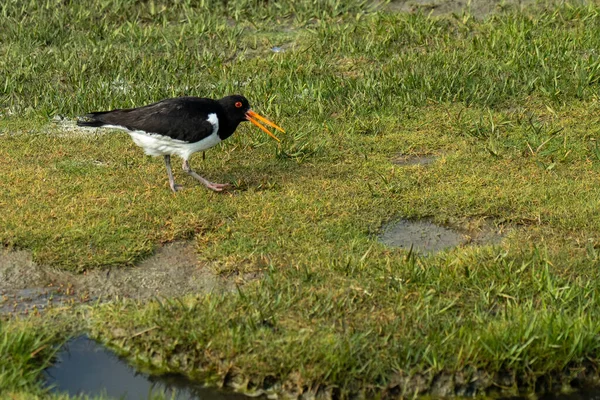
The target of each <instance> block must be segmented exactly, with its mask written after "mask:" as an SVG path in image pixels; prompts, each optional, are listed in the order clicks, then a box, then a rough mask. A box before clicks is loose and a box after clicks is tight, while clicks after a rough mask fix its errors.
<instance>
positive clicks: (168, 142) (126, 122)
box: [77, 95, 285, 192]
mask: <svg viewBox="0 0 600 400" xmlns="http://www.w3.org/2000/svg"><path fill="white" fill-rule="evenodd" d="M85 117H86V118H88V120H87V121H77V125H79V126H87V127H96V128H98V127H104V128H116V129H122V130H125V131H127V133H129V136H131V138H132V139H133V141H134V142H135V144H137V145H138V146H140V147H141V148H143V149H144V152H145V153H146V154H148V155H151V156H164V158H165V164H166V166H167V174H168V175H169V186H171V190H173V191H174V192H176V191H177V190H179V189H180V188H181V186H180V185H177V184H175V179H174V178H173V172H172V170H171V156H172V155H178V156H180V157H181V158H182V159H183V170H184V171H185V172H187V173H188V174H189V175H191V176H192V177H194V178H196V179H197V180H199V181H200V182H201V183H202V184H204V186H206V187H207V188H209V189H212V190H214V191H217V192H220V191H222V190H223V189H224V188H225V187H227V186H228V184H221V183H214V182H210V181H209V180H207V179H205V178H203V177H202V176H200V175H198V174H197V173H196V172H195V171H194V170H193V169H192V167H191V166H190V163H189V159H190V157H191V156H192V154H194V153H197V152H199V151H204V150H206V149H209V148H211V147H213V146H215V145H217V144H219V143H220V142H221V141H223V140H225V139H227V138H228V137H229V136H231V135H233V133H234V132H235V130H236V128H237V127H238V125H239V124H240V122H243V121H250V122H252V123H253V124H254V125H256V126H258V127H259V128H260V129H262V130H263V131H265V132H266V133H267V134H268V135H269V136H271V137H272V138H274V139H275V140H277V141H279V139H278V138H277V137H276V136H275V135H273V134H272V133H271V132H269V130H268V129H267V128H265V127H264V126H263V125H262V124H261V123H260V122H258V121H262V122H264V123H265V124H267V125H269V126H271V127H273V128H275V129H277V130H279V131H281V132H285V131H284V130H283V129H281V128H280V127H279V126H277V125H275V124H274V123H273V122H271V121H269V120H268V119H266V118H265V117H263V116H261V115H259V114H257V113H255V112H254V111H252V110H251V109H250V104H249V102H248V99H246V98H245V97H244V96H240V95H233V96H226V97H223V98H222V99H220V100H213V99H206V98H200V97H177V98H173V99H166V100H162V101H159V102H158V103H153V104H149V105H147V106H143V107H137V108H130V109H117V110H112V111H100V112H93V113H90V114H87V115H85Z"/></svg>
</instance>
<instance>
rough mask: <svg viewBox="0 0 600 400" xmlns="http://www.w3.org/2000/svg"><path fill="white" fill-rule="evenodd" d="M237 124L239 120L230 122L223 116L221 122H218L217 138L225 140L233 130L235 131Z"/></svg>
mask: <svg viewBox="0 0 600 400" xmlns="http://www.w3.org/2000/svg"><path fill="white" fill-rule="evenodd" d="M239 124H240V123H239V122H231V121H228V120H227V119H225V118H223V119H222V122H219V133H218V134H219V139H221V140H225V139H227V138H228V137H229V136H231V135H233V132H235V130H236V128H237V127H238V125H239Z"/></svg>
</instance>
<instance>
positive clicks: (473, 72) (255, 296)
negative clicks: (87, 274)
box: [0, 0, 600, 395]
mask: <svg viewBox="0 0 600 400" xmlns="http://www.w3.org/2000/svg"><path fill="white" fill-rule="evenodd" d="M65 3H68V2H58V1H57V2H54V1H48V2H46V3H39V2H31V3H30V4H25V5H21V2H6V3H5V4H4V5H2V6H0V7H1V8H0V11H1V14H2V15H3V18H0V72H1V73H0V77H3V78H0V112H1V113H2V115H3V119H2V120H1V121H0V132H1V136H0V140H1V141H2V146H1V147H0V169H1V170H2V171H3V179H2V182H1V183H0V185H1V187H0V189H1V190H0V208H1V209H2V210H4V212H3V218H2V220H1V221H0V241H2V242H3V243H4V244H5V245H8V246H14V247H19V248H26V249H30V250H31V251H32V252H33V254H34V258H35V259H36V260H37V261H38V262H40V263H43V264H48V265H53V266H56V267H59V268H64V269H69V270H76V271H84V270H87V269H90V268H98V267H107V266H125V265H132V264H134V263H136V262H137V261H139V260H141V259H143V258H144V257H146V256H148V255H149V254H151V252H152V251H153V250H154V249H155V248H156V247H157V246H158V245H159V244H160V243H165V242H169V241H174V240H179V239H192V240H195V241H196V243H197V245H198V258H199V261H200V262H201V263H202V264H203V265H206V266H207V267H208V268H211V269H212V270H213V271H215V272H216V273H221V274H223V275H224V276H228V275H229V274H234V273H238V272H240V273H245V272H261V273H262V274H264V276H262V278H261V279H260V280H258V281H256V282H253V283H250V284H248V285H246V286H244V287H243V288H242V289H240V290H239V291H238V292H235V293H231V294H227V295H222V296H215V295H210V296H209V295H207V296H204V295H199V296H197V297H193V298H191V297H190V298H186V299H184V300H182V301H181V302H179V301H174V300H168V301H163V302H150V303H145V304H135V303H123V302H118V303H115V304H111V305H106V306H97V307H92V308H91V310H90V311H89V329H90V330H91V331H92V332H93V333H94V335H95V336H97V337H99V338H101V339H102V340H105V341H107V342H109V344H111V345H113V346H114V347H117V348H120V349H121V350H123V351H125V352H126V353H127V354H130V355H131V356H132V357H133V358H134V359H137V361H138V362H139V363H141V364H153V366H154V367H155V368H158V369H160V370H169V371H178V372H183V373H186V374H189V375H191V376H192V377H196V378H199V377H202V378H203V379H209V380H211V381H213V382H217V383H223V382H225V381H227V382H229V381H230V380H232V379H233V378H232V377H236V378H235V379H239V380H241V379H242V378H241V377H242V376H244V377H247V378H249V380H248V381H247V385H246V389H256V388H260V387H267V386H270V385H271V384H272V383H273V382H275V381H280V382H286V384H287V385H288V386H286V387H287V388H288V389H292V390H298V391H303V390H309V389H314V390H316V388H318V387H329V388H335V389H332V390H334V391H336V393H338V392H339V394H341V395H349V394H351V393H356V392H361V391H362V392H365V393H368V394H370V395H371V394H374V393H381V391H387V392H388V393H392V394H393V393H405V394H411V393H413V392H423V391H425V390H426V389H428V388H430V387H432V386H435V384H436V382H439V380H440V379H442V378H443V377H446V376H453V377H454V379H455V381H454V382H455V383H454V388H455V389H456V391H458V392H459V393H471V392H481V391H483V390H485V389H489V388H490V387H492V386H493V385H500V386H507V385H508V386H511V387H512V388H513V389H514V388H516V387H520V388H525V389H528V390H533V389H536V390H543V389H545V388H552V387H555V386H553V384H555V383H558V384H563V383H569V382H571V380H572V378H573V377H575V376H576V375H577V374H578V373H580V372H581V371H582V370H584V369H585V368H587V371H588V372H589V371H593V370H594V368H595V367H596V366H597V360H598V358H599V356H600V351H599V345H600V343H599V342H598V339H597V337H598V332H599V331H600V323H598V322H597V321H598V315H599V312H600V309H599V308H598V304H599V303H598V296H599V295H600V286H599V284H598V278H599V276H598V275H599V274H598V266H599V258H598V247H599V241H598V237H599V234H600V219H599V218H598V209H599V208H598V204H599V200H600V189H599V188H600V178H599V177H600V174H599V172H600V150H599V148H598V144H597V139H598V136H599V134H600V128H599V127H598V121H599V118H598V116H597V115H598V110H599V104H598V93H599V85H600V82H599V79H600V78H599V77H600V61H599V60H600V58H599V56H598V49H599V48H600V31H599V28H597V27H598V26H600V8H598V6H596V5H589V6H571V5H562V6H560V7H555V8H549V9H544V8H542V7H536V8H532V9H529V10H526V11H525V12H512V11H510V10H509V11H508V12H506V13H501V14H497V15H494V16H492V17H490V18H488V19H485V20H481V19H477V18H473V17H472V16H470V15H467V14H465V15H453V16H447V17H444V18H428V17H426V16H424V15H421V14H415V15H405V14H393V13H387V12H384V11H381V10H377V8H376V7H374V6H372V5H369V4H363V3H362V2H357V1H352V2H344V5H342V4H341V3H339V2H334V1H331V2H309V1H301V2H291V1H290V2H285V1H282V2H276V3H272V2H268V3H267V2H264V3H263V2H246V1H242V0H239V1H237V0H236V1H229V2H225V3H222V2H205V3H202V4H204V5H196V4H195V3H193V2H186V1H172V2H157V1H151V2H146V3H139V4H133V3H131V2H124V1H122V2H121V1H118V0H114V1H105V0H94V1H89V2H87V4H85V5H80V4H79V3H77V4H75V3H73V4H65ZM274 46H283V48H284V49H285V51H284V52H281V53H273V52H272V51H271V50H270V49H271V48H272V47H274ZM2 79H4V83H3V82H2ZM230 93H243V94H245V95H246V96H247V97H249V99H250V101H251V104H252V105H253V108H254V109H256V110H257V111H258V112H260V113H262V114H265V115H266V116H268V117H269V118H270V119H272V120H274V121H276V122H277V123H278V124H279V125H281V126H283V127H284V128H286V130H287V133H286V134H285V135H282V139H283V141H282V144H281V145H280V146H278V145H277V144H276V143H275V142H273V141H271V140H270V139H269V138H268V137H267V136H266V135H262V134H261V133H260V132H257V131H256V130H255V129H253V127H252V126H248V127H246V126H244V127H241V128H240V129H239V130H238V132H237V134H236V135H235V136H234V137H232V138H231V139H229V140H228V141H226V142H225V143H224V144H223V145H221V146H219V148H217V149H213V150H210V151H209V152H207V154H206V156H207V158H206V160H205V161H203V160H202V157H200V156H197V157H196V158H195V159H194V160H193V161H192V165H194V166H195V167H196V168H197V169H198V170H199V171H201V172H202V173H203V174H205V175H206V176H207V177H209V178H210V179H212V180H215V181H218V182H226V181H229V182H233V183H234V187H233V189H232V190H231V191H230V192H228V193H225V194H215V193H211V192H209V191H207V190H206V189H204V188H203V187H201V186H199V185H197V184H196V183H195V182H193V181H192V180H191V179H189V178H187V177H185V176H184V174H182V173H181V172H180V171H176V179H177V181H178V183H180V184H184V185H185V186H186V190H184V191H183V192H180V193H177V194H176V195H174V194H172V193H171V192H170V191H169V190H168V183H167V178H166V173H165V169H164V165H163V163H162V160H160V159H153V158H149V157H146V156H144V155H143V154H142V151H141V150H140V149H139V148H137V147H135V145H133V143H131V140H130V139H129V137H128V136H127V135H126V134H124V133H119V132H107V133H106V134H99V135H94V134H92V133H81V134H80V133H73V131H72V129H71V128H69V127H68V126H65V125H62V124H55V123H52V122H50V121H49V118H51V117H53V116H54V115H57V114H59V115H63V116H66V117H68V118H70V119H72V118H74V117H76V116H77V115H81V114H84V113H86V112H89V111H93V110H102V109H108V108H112V107H131V106H138V105H142V104H145V103H149V102H152V101H156V100H159V99H161V98H164V97H170V96H179V95H201V96H207V97H220V96H222V95H225V94H230ZM398 153H403V154H433V155H436V156H437V157H438V158H437V160H436V162H435V163H433V164H431V165H428V166H426V167H423V166H411V167H398V166H395V165H393V164H392V163H391V162H390V159H391V158H392V157H393V156H394V155H396V154H398ZM397 218H430V219H432V220H434V221H436V222H438V223H443V224H449V225H452V226H459V227H462V228H464V229H467V227H473V226H475V227H477V226H478V225H480V224H482V221H486V220H487V221H492V222H494V223H496V224H500V225H502V226H504V227H505V228H506V229H507V230H508V234H507V236H506V238H505V239H504V240H503V242H502V243H501V244H500V245H497V246H491V245H489V246H480V247H475V246H471V247H461V248H457V249H453V250H449V251H446V252H444V253H442V254H439V255H437V256H433V257H427V258H425V257H420V256H415V255H414V254H411V255H409V254H407V252H405V251H401V250H396V249H390V248H387V247H385V246H384V245H382V244H381V243H379V242H378V241H377V237H376V236H377V233H378V232H379V231H380V229H381V226H382V224H384V223H385V222H386V221H389V220H394V219H397ZM154 325H157V326H159V327H160V328H159V329H154V330H152V331H150V332H148V333H147V334H145V335H140V336H135V337H134V338H130V337H129V335H125V336H124V337H123V335H117V334H115V332H127V333H130V334H131V335H133V334H134V333H135V332H139V331H140V330H143V329H144V328H146V327H149V326H154ZM115 328H120V329H115ZM474 377H479V378H478V379H477V380H472V379H473V378H474ZM507 377H508V378H507ZM578 379H582V375H581V374H580V376H579V378H578ZM419 381H422V383H419ZM463 381H464V382H465V383H461V382H463ZM473 382H478V383H473ZM242 386H244V385H242ZM461 390H462V392H461Z"/></svg>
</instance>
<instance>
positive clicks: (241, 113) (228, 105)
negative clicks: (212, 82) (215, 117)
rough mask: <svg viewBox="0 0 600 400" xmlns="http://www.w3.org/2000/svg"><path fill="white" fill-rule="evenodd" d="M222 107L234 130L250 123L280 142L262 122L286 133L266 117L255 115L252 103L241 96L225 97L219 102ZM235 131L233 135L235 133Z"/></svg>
mask: <svg viewBox="0 0 600 400" xmlns="http://www.w3.org/2000/svg"><path fill="white" fill-rule="evenodd" d="M219 103H220V104H221V106H222V107H223V108H224V109H225V113H226V114H227V118H228V120H229V124H230V126H231V127H233V130H235V128H237V126H238V124H239V123H240V122H243V121H250V122H252V123H253V124H254V125H256V126H258V127H259V128H260V129H262V130H263V131H265V132H266V133H267V134H268V135H269V136H271V137H272V138H274V139H275V140H277V141H279V139H277V137H275V135H273V134H272V133H271V132H269V130H268V129H267V128H265V127H264V126H263V125H262V124H261V123H260V122H258V121H262V122H264V123H265V124H267V125H269V126H272V127H273V128H275V129H278V130H280V131H281V132H284V130H283V129H281V128H280V127H279V126H277V125H275V124H274V123H273V122H271V121H269V120H268V119H266V118H265V117H263V116H261V115H260V114H258V113H255V112H254V111H252V110H251V109H250V103H249V102H248V99H247V98H245V97H244V96H241V95H239V94H234V95H232V96H227V97H223V98H222V99H221V100H219ZM233 130H232V131H231V133H233Z"/></svg>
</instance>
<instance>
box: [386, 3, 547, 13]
mask: <svg viewBox="0 0 600 400" xmlns="http://www.w3.org/2000/svg"><path fill="white" fill-rule="evenodd" d="M556 2H557V1H555V0H547V1H545V2H544V3H545V4H548V5H550V4H554V3H556ZM535 3H537V1H536V0H393V1H391V2H390V3H389V4H387V5H386V9H387V10H389V11H394V12H409V13H415V12H422V13H424V14H430V13H431V14H432V15H445V14H458V15H461V14H463V13H466V14H469V15H473V16H475V17H485V16H488V15H491V14H496V13H499V12H502V11H505V10H511V9H513V10H514V9H517V10H519V9H520V8H521V7H523V6H527V5H530V4H535Z"/></svg>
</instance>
